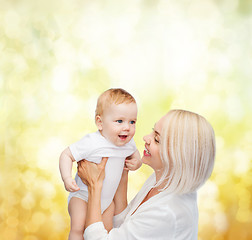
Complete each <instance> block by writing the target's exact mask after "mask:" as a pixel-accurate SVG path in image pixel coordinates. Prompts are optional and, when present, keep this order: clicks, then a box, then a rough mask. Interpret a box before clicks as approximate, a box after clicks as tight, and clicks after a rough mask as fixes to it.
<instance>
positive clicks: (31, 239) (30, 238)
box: [23, 235, 39, 240]
mask: <svg viewBox="0 0 252 240" xmlns="http://www.w3.org/2000/svg"><path fill="white" fill-rule="evenodd" d="M23 240H39V239H38V238H37V237H36V236H33V235H28V236H25V237H24V239H23Z"/></svg>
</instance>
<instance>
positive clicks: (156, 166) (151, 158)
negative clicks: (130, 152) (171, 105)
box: [142, 116, 166, 171]
mask: <svg viewBox="0 0 252 240" xmlns="http://www.w3.org/2000/svg"><path fill="white" fill-rule="evenodd" d="M165 118H166V116H164V117H162V118H161V119H160V120H159V121H158V122H157V123H156V124H155V126H154V128H153V131H152V132H151V133H150V134H149V135H146V136H144V138H143V140H144V141H145V150H144V152H143V157H142V162H143V163H145V164H147V165H149V166H150V167H151V168H153V170H155V171H156V170H161V169H162V167H163V163H162V161H161V157H160V147H161V144H160V143H161V140H162V136H161V132H162V128H163V124H164V121H165Z"/></svg>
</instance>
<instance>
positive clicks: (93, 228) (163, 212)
mask: <svg viewBox="0 0 252 240" xmlns="http://www.w3.org/2000/svg"><path fill="white" fill-rule="evenodd" d="M146 205H147V204H146ZM175 222H176V221H175V217H174V214H173V213H172V211H169V209H164V206H163V207H159V206H157V205H156V206H153V207H152V206H151V205H149V206H144V204H143V205H141V206H140V207H139V209H138V210H137V211H136V212H135V213H134V214H133V215H132V216H130V217H129V219H127V220H125V221H124V223H123V224H122V225H121V226H120V227H119V228H113V229H112V230H111V231H110V232H109V233H108V232H107V231H106V230H105V228H104V226H103V224H101V223H94V224H92V225H90V226H88V227H87V228H86V230H85V232H84V239H85V240H105V239H106V240H118V239H120V240H133V239H138V240H153V239H167V240H169V239H173V237H174V231H175Z"/></svg>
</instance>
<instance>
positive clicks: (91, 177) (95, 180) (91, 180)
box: [77, 157, 108, 188]
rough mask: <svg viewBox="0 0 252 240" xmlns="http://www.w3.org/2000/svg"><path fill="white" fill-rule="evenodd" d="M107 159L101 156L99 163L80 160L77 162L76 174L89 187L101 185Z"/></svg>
mask: <svg viewBox="0 0 252 240" xmlns="http://www.w3.org/2000/svg"><path fill="white" fill-rule="evenodd" d="M107 161H108V158H107V157H103V158H102V160H101V162H100V163H99V164H96V163H93V162H89V161H87V160H85V159H84V160H82V161H79V162H78V167H77V168H78V176H79V177H80V178H81V180H82V181H83V182H84V183H85V184H86V185H87V186H88V188H89V187H93V186H97V185H98V186H100V187H101V186H102V183H103V180H104V178H105V166H106V163H107Z"/></svg>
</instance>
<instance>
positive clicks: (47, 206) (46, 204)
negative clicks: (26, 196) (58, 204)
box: [40, 198, 52, 209]
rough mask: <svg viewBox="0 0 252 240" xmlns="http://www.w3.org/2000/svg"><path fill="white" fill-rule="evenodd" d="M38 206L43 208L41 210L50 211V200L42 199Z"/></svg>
mask: <svg viewBox="0 0 252 240" xmlns="http://www.w3.org/2000/svg"><path fill="white" fill-rule="evenodd" d="M40 206H41V207H42V208H43V209H52V208H51V207H52V200H51V199H48V198H43V199H42V200H41V201H40Z"/></svg>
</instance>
